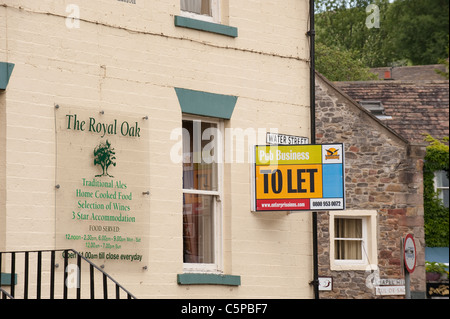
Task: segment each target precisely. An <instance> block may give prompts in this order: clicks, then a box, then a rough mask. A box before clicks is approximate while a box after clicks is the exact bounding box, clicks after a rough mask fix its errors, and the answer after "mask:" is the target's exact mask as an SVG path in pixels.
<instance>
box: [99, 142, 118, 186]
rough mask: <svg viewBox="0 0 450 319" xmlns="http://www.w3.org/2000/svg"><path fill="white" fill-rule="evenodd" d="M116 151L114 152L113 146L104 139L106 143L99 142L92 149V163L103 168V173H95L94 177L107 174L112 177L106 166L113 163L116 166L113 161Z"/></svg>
mask: <svg viewBox="0 0 450 319" xmlns="http://www.w3.org/2000/svg"><path fill="white" fill-rule="evenodd" d="M114 155H116V152H114V148H112V147H111V143H110V142H109V141H108V140H106V143H103V142H100V144H99V145H98V146H97V147H96V148H95V149H94V156H95V159H94V165H100V166H101V167H102V170H103V174H100V175H95V177H102V176H109V177H114V176H111V175H109V174H108V168H109V167H110V166H111V165H113V166H116V162H115V161H114V160H115V159H116V157H115V156H114Z"/></svg>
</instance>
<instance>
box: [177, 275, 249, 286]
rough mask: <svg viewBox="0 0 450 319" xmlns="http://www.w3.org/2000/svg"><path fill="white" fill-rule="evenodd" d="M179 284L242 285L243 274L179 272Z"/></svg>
mask: <svg viewBox="0 0 450 319" xmlns="http://www.w3.org/2000/svg"><path fill="white" fill-rule="evenodd" d="M177 282H178V284H179V285H224V286H240V285H241V276H232V275H218V274H198V273H196V274H190V273H187V274H178V275H177Z"/></svg>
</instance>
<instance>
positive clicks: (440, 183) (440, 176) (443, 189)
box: [434, 171, 449, 208]
mask: <svg viewBox="0 0 450 319" xmlns="http://www.w3.org/2000/svg"><path fill="white" fill-rule="evenodd" d="M434 185H435V188H436V191H437V192H438V196H439V198H440V199H442V202H443V203H444V206H445V207H447V208H448V207H449V203H448V201H449V198H448V196H449V193H448V175H447V172H446V171H437V172H435V173H434Z"/></svg>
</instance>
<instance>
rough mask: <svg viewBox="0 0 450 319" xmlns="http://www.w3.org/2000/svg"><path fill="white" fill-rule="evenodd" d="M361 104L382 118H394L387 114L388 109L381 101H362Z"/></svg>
mask: <svg viewBox="0 0 450 319" xmlns="http://www.w3.org/2000/svg"><path fill="white" fill-rule="evenodd" d="M359 104H360V105H361V106H362V107H364V108H365V109H366V110H367V111H369V112H370V113H372V114H373V115H375V116H376V117H377V118H379V119H380V120H390V119H392V116H388V115H386V110H385V108H384V105H383V103H381V101H361V102H360V103H359Z"/></svg>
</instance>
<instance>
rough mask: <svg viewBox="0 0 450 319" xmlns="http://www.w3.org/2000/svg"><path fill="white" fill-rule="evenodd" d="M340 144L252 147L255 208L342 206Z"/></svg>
mask: <svg viewBox="0 0 450 319" xmlns="http://www.w3.org/2000/svg"><path fill="white" fill-rule="evenodd" d="M343 150H344V147H343V144H324V145H277V146H267V145H264V146H256V147H255V172H254V175H255V178H254V195H255V196H254V197H255V198H254V211H257V212H258V211H310V210H314V211H330V210H343V209H344V208H345V199H344V156H343Z"/></svg>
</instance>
